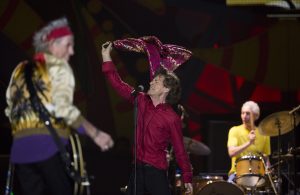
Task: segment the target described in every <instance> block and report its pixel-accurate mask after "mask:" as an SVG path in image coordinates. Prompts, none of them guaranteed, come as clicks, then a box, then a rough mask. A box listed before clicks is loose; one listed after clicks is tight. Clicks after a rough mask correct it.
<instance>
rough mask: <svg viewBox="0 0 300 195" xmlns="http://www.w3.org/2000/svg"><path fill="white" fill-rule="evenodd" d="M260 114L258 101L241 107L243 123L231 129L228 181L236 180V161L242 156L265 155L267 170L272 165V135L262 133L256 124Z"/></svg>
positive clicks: (229, 134) (229, 135) (249, 102)
mask: <svg viewBox="0 0 300 195" xmlns="http://www.w3.org/2000/svg"><path fill="white" fill-rule="evenodd" d="M259 114H260V109H259V106H258V105H257V103H256V102H254V101H247V102H245V103H244V104H243V106H242V108H241V119H242V124H241V125H239V126H234V127H232V128H231V129H230V130H229V133H228V141H227V148H228V154H229V156H230V158H231V169H230V171H229V173H228V182H233V181H234V180H235V172H236V168H235V162H236V160H237V159H238V158H240V157H242V156H247V155H256V156H261V155H263V156H264V161H265V165H266V170H268V167H270V160H269V157H268V156H269V155H270V154H271V147H270V137H269V136H264V135H261V134H260V133H259V131H258V128H257V127H256V126H255V124H254V123H255V121H256V120H257V119H258V118H259Z"/></svg>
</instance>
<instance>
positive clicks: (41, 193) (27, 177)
mask: <svg viewBox="0 0 300 195" xmlns="http://www.w3.org/2000/svg"><path fill="white" fill-rule="evenodd" d="M15 167H16V168H15V170H16V174H17V176H18V179H19V181H20V185H21V191H22V195H71V194H72V188H73V187H72V186H73V185H72V180H71V178H70V177H69V176H68V175H67V173H66V170H65V166H64V163H63V162H62V160H61V158H60V156H59V154H56V155H54V156H53V157H51V158H50V159H47V160H45V161H41V162H38V163H28V164H16V165H15Z"/></svg>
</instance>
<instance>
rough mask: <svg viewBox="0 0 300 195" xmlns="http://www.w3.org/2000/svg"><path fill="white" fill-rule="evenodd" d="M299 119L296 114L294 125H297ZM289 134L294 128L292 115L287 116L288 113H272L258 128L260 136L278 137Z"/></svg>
mask: <svg viewBox="0 0 300 195" xmlns="http://www.w3.org/2000/svg"><path fill="white" fill-rule="evenodd" d="M299 121H300V119H299V115H298V114H296V120H295V123H296V124H295V125H298V123H299ZM279 128H280V134H281V135H283V134H285V133H288V132H290V131H291V130H292V129H293V128H294V119H293V115H291V114H289V112H288V111H281V112H276V113H273V114H271V115H269V116H267V117H266V118H264V119H263V120H262V121H261V122H260V124H259V126H258V130H259V132H260V133H261V134H262V135H268V136H278V135H279Z"/></svg>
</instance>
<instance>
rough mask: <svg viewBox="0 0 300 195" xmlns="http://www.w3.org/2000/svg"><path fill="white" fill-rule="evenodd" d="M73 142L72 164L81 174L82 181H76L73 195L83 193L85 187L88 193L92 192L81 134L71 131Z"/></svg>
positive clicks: (70, 138) (71, 141)
mask: <svg viewBox="0 0 300 195" xmlns="http://www.w3.org/2000/svg"><path fill="white" fill-rule="evenodd" d="M69 140H70V143H71V155H70V156H71V160H72V166H73V167H74V169H75V170H76V171H78V173H79V174H80V176H81V178H83V180H82V181H80V182H77V181H74V188H73V195H83V193H84V188H86V192H87V195H88V194H90V192H89V191H90V189H89V187H90V182H89V178H88V175H87V171H86V169H85V162H84V160H83V152H82V146H81V143H80V139H79V135H78V134H77V133H71V135H70V136H69Z"/></svg>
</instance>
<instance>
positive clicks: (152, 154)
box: [102, 62, 193, 183]
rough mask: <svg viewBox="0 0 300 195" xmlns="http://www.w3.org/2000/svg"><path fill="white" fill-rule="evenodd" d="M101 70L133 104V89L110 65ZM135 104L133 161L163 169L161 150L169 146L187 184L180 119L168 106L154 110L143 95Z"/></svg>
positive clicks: (189, 175) (188, 171)
mask: <svg viewBox="0 0 300 195" xmlns="http://www.w3.org/2000/svg"><path fill="white" fill-rule="evenodd" d="M102 71H103V72H104V74H105V76H106V78H107V80H108V81H109V83H110V84H111V85H112V87H113V88H114V89H115V90H116V91H117V92H118V94H119V95H120V96H122V97H123V98H125V99H127V100H129V101H130V102H133V101H134V98H133V97H132V95H131V92H132V91H133V87H131V86H129V85H128V84H127V83H125V82H123V81H122V80H121V78H120V77H119V74H118V73H117V70H116V68H115V66H114V64H113V62H104V63H103V66H102ZM137 102H138V116H137V118H138V119H137V160H138V161H140V162H144V163H147V164H150V165H152V166H154V167H156V168H158V169H163V170H166V169H167V168H168V162H167V159H166V151H165V150H166V149H167V146H168V144H169V143H171V144H172V146H173V149H174V152H175V156H176V160H177V163H178V165H179V167H180V168H181V170H182V176H183V181H184V182H185V183H191V182H192V177H193V174H192V170H191V164H190V161H189V158H188V155H187V153H186V151H185V149H184V145H183V136H182V129H181V120H180V117H179V116H178V115H177V114H176V113H175V112H174V110H173V108H172V107H171V106H170V105H169V104H159V105H157V106H156V107H155V106H154V105H153V103H152V100H151V98H150V97H149V96H148V95H147V94H145V93H139V94H138V96H137Z"/></svg>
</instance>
